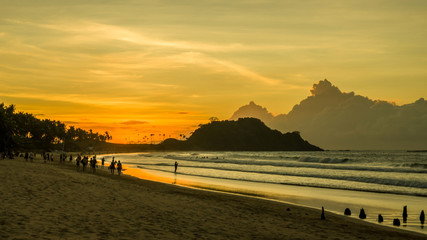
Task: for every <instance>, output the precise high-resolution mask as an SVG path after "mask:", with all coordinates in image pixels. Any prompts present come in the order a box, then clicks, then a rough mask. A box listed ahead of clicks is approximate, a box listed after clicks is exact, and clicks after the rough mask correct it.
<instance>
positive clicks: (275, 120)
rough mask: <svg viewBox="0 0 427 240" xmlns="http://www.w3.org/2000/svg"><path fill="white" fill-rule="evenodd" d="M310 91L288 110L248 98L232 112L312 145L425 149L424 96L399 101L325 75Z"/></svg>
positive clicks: (426, 116)
mask: <svg viewBox="0 0 427 240" xmlns="http://www.w3.org/2000/svg"><path fill="white" fill-rule="evenodd" d="M310 92H311V96H308V97H307V98H305V99H303V100H302V101H301V102H300V103H298V104H296V105H295V106H294V107H293V108H292V110H291V111H290V112H289V113H287V114H279V115H277V116H273V115H272V114H271V113H270V112H268V110H267V109H266V108H264V107H262V106H259V105H257V104H255V103H254V102H251V103H249V104H248V105H246V106H243V107H241V108H239V109H238V110H237V111H236V112H235V113H234V114H233V116H232V118H231V119H234V118H235V116H239V117H256V118H259V119H260V120H262V121H263V122H265V123H266V125H267V126H269V127H271V128H274V129H278V130H280V131H282V132H288V131H299V132H301V135H302V136H303V137H304V138H305V139H307V140H308V141H310V142H311V143H313V144H315V145H320V146H322V147H325V148H328V149H409V150H411V149H425V148H426V146H427V101H425V100H424V98H420V99H419V100H417V101H415V102H414V103H411V104H406V105H402V106H398V105H396V104H394V103H391V102H388V101H382V100H372V99H369V98H368V97H363V96H360V95H356V94H355V93H354V92H349V93H346V92H342V91H341V90H340V89H339V88H338V87H336V86H334V85H332V83H331V82H329V81H328V80H326V79H325V80H322V81H319V82H318V83H317V84H314V85H313V88H312V89H311V90H310Z"/></svg>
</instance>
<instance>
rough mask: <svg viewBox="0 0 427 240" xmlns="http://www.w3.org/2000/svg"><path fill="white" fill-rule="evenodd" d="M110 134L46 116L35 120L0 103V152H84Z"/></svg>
mask: <svg viewBox="0 0 427 240" xmlns="http://www.w3.org/2000/svg"><path fill="white" fill-rule="evenodd" d="M111 139H112V136H110V134H109V133H108V131H107V132H105V133H104V134H99V133H97V132H96V133H94V132H93V131H92V129H91V130H89V131H86V130H83V129H81V128H75V127H74V126H70V127H67V126H66V125H65V123H63V122H60V121H55V120H50V119H38V118H36V117H35V116H34V115H32V114H30V113H25V112H16V109H15V106H14V105H13V104H12V105H9V106H6V105H5V104H4V103H1V104H0V152H5V151H9V150H18V151H30V150H31V151H36V150H42V151H52V150H64V151H86V150H88V148H89V149H90V148H91V147H92V148H93V147H94V146H95V145H97V144H99V143H102V142H106V141H108V140H111Z"/></svg>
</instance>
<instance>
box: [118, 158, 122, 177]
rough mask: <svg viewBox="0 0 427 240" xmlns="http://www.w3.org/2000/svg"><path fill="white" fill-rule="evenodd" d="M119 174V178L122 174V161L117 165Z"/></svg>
mask: <svg viewBox="0 0 427 240" xmlns="http://www.w3.org/2000/svg"><path fill="white" fill-rule="evenodd" d="M117 173H118V174H119V176H120V174H121V173H122V163H121V162H120V160H119V162H118V163H117Z"/></svg>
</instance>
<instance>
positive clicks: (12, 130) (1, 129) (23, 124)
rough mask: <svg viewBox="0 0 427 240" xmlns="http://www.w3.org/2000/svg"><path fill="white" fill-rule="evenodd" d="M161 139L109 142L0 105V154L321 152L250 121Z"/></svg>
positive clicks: (296, 135) (298, 138) (215, 125)
mask: <svg viewBox="0 0 427 240" xmlns="http://www.w3.org/2000/svg"><path fill="white" fill-rule="evenodd" d="M181 138H182V139H186V140H177V139H172V138H170V139H166V140H165V141H163V142H162V143H160V144H114V143H108V142H106V141H107V140H109V139H111V136H110V135H109V133H108V132H105V134H99V133H94V132H92V130H89V131H86V130H83V129H80V128H75V127H74V126H70V127H66V125H65V124H64V123H62V122H60V121H55V120H50V119H42V120H41V119H38V118H36V117H34V116H33V115H32V114H29V113H24V112H15V107H14V105H9V106H5V105H4V104H3V103H1V104H0V151H2V152H3V151H8V150H17V151H30V150H31V151H52V150H64V151H98V152H99V151H112V152H138V151H153V150H154V151H168V150H193V151H194V150H205V151H321V150H322V149H321V148H319V147H316V146H313V145H311V144H310V143H308V142H307V141H305V140H304V139H302V138H301V136H300V134H299V132H291V133H285V134H283V133H281V132H279V131H277V130H272V129H270V128H268V127H267V126H266V125H265V124H264V123H263V122H262V121H261V120H259V119H256V118H240V119H239V120H237V121H217V119H212V121H211V122H210V123H208V124H203V125H200V128H198V129H197V130H196V131H194V133H193V134H192V135H191V136H190V137H189V138H187V137H186V136H185V135H182V136H181Z"/></svg>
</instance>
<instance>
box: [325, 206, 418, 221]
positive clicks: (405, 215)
mask: <svg viewBox="0 0 427 240" xmlns="http://www.w3.org/2000/svg"><path fill="white" fill-rule="evenodd" d="M344 215H346V216H350V215H351V210H350V209H349V208H346V209H345V210H344ZM359 218H360V219H365V218H366V213H365V210H364V209H363V208H362V209H360V213H359ZM402 218H403V222H404V223H406V221H407V219H408V208H407V206H404V207H403V213H402ZM320 219H321V220H325V219H326V217H325V209H324V208H323V207H322V214H321V215H320ZM419 219H420V223H421V225H424V221H425V215H424V210H421V214H420V218H419ZM378 222H379V223H382V222H384V218H383V216H382V215H381V214H378ZM393 225H394V226H400V220H399V219H398V218H395V219H393Z"/></svg>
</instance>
